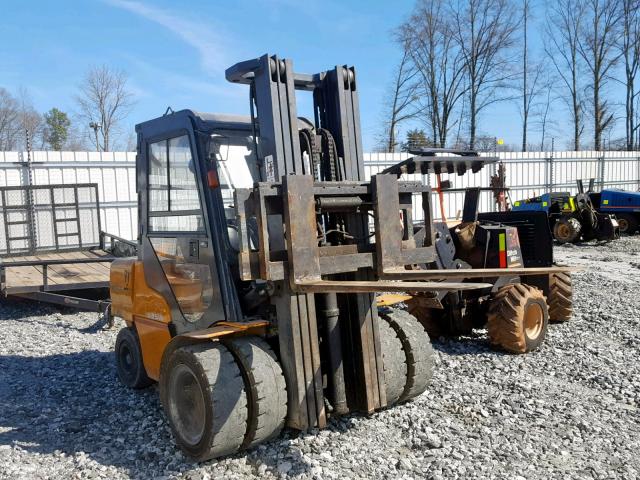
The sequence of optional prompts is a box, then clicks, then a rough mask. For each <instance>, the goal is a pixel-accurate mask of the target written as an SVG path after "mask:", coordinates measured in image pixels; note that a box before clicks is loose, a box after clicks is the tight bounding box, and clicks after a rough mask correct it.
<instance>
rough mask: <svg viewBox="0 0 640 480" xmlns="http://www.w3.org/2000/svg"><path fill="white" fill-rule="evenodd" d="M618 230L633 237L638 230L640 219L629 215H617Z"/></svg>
mask: <svg viewBox="0 0 640 480" xmlns="http://www.w3.org/2000/svg"><path fill="white" fill-rule="evenodd" d="M616 219H617V220H618V228H619V229H620V233H621V234H624V235H633V234H634V233H635V232H636V231H637V230H638V219H637V218H636V217H635V216H633V215H630V214H628V213H620V214H616Z"/></svg>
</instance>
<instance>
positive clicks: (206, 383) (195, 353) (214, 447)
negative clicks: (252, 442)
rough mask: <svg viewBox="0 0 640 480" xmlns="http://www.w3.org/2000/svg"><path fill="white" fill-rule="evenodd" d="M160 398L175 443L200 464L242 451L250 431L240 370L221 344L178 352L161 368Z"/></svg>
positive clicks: (208, 344) (193, 346)
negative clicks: (248, 429) (247, 433)
mask: <svg viewBox="0 0 640 480" xmlns="http://www.w3.org/2000/svg"><path fill="white" fill-rule="evenodd" d="M160 398H161V399H162V402H163V406H164V410H165V413H166V415H167V417H168V419H169V424H170V425H171V430H172V431H173V435H174V436H175V439H176V443H177V444H178V446H179V447H180V448H181V449H182V451H183V452H184V453H185V454H187V455H188V456H189V457H191V458H193V459H195V460H196V461H199V462H200V461H205V460H209V459H211V458H215V457H220V456H223V455H229V454H232V453H235V452H237V451H238V449H239V448H240V446H241V445H242V442H243V441H244V438H245V433H246V431H247V420H248V410H247V394H246V391H245V387H244V381H243V379H242V374H241V372H240V368H239V367H238V364H237V363H236V361H235V359H234V357H233V355H232V354H231V353H230V352H229V350H227V347H225V346H224V345H222V344H221V343H213V342H207V343H199V344H195V345H187V346H185V347H180V348H177V349H176V350H175V351H174V352H173V353H171V354H170V356H169V357H168V358H167V359H165V361H163V363H162V368H161V371H160Z"/></svg>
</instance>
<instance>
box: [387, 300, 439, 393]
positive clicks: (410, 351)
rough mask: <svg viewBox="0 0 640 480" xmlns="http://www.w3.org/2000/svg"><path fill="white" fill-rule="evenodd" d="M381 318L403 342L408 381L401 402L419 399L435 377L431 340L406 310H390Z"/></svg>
mask: <svg viewBox="0 0 640 480" xmlns="http://www.w3.org/2000/svg"><path fill="white" fill-rule="evenodd" d="M380 316H381V317H382V319H383V320H385V321H386V322H388V323H389V325H390V326H391V328H393V329H394V330H395V332H396V334H397V336H398V338H399V339H400V341H401V342H402V349H403V350H404V354H405V359H406V364H407V381H406V384H405V386H404V391H403V392H402V395H401V396H400V398H399V400H398V401H399V402H404V401H406V400H410V399H412V398H414V397H417V396H418V395H420V394H421V393H422V392H424V391H425V390H426V389H427V386H428V385H429V381H430V380H431V377H432V375H433V349H432V348H431V340H429V335H428V334H427V332H426V331H425V330H424V328H423V327H422V325H420V322H418V320H417V319H416V317H414V316H413V315H411V314H410V313H409V312H406V311H404V310H398V309H394V308H389V309H385V310H382V311H381V312H380Z"/></svg>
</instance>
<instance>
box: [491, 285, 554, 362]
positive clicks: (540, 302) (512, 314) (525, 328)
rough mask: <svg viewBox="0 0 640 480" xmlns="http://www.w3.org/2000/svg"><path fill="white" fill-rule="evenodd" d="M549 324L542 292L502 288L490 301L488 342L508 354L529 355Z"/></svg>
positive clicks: (521, 288) (516, 286)
mask: <svg viewBox="0 0 640 480" xmlns="http://www.w3.org/2000/svg"><path fill="white" fill-rule="evenodd" d="M548 323H549V310H548V307H547V302H546V299H545V298H544V295H543V294H542V291H541V290H539V289H537V288H535V287H532V286H530V285H524V284H522V283H516V284H510V285H505V286H504V287H502V288H500V289H499V290H498V291H497V292H496V294H495V295H494V296H493V298H491V300H490V303H489V314H488V317H487V331H488V333H489V340H490V342H491V344H492V345H495V346H499V347H501V348H503V349H504V350H507V351H509V352H511V353H528V352H531V351H533V350H535V349H536V348H538V347H539V346H540V345H541V344H542V342H544V338H545V336H546V335H547V325H548Z"/></svg>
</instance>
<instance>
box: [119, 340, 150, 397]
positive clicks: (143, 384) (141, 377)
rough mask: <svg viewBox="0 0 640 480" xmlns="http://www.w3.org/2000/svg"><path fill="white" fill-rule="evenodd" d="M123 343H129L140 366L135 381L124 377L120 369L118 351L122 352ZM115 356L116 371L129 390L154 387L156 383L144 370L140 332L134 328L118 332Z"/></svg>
mask: <svg viewBox="0 0 640 480" xmlns="http://www.w3.org/2000/svg"><path fill="white" fill-rule="evenodd" d="M122 342H127V343H129V346H130V347H129V349H130V351H131V353H132V355H134V357H135V358H134V360H135V361H136V362H137V364H138V372H137V375H136V378H135V379H132V380H130V379H127V378H126V377H125V376H124V375H125V374H124V372H123V371H122V369H121V367H120V362H119V358H120V357H119V355H118V351H119V350H120V345H121V343H122ZM114 351H115V354H116V371H117V373H118V378H119V379H120V381H121V382H122V383H123V384H124V385H126V386H127V387H129V388H134V389H136V390H140V389H143V388H147V387H148V386H150V385H152V384H153V383H154V381H153V380H152V379H151V378H149V377H148V376H147V372H146V370H145V368H144V363H143V360H142V350H141V348H140V338H139V337H138V332H136V329H135V328H133V327H125V328H122V329H121V330H120V331H119V332H118V336H117V337H116V345H115V349H114Z"/></svg>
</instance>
